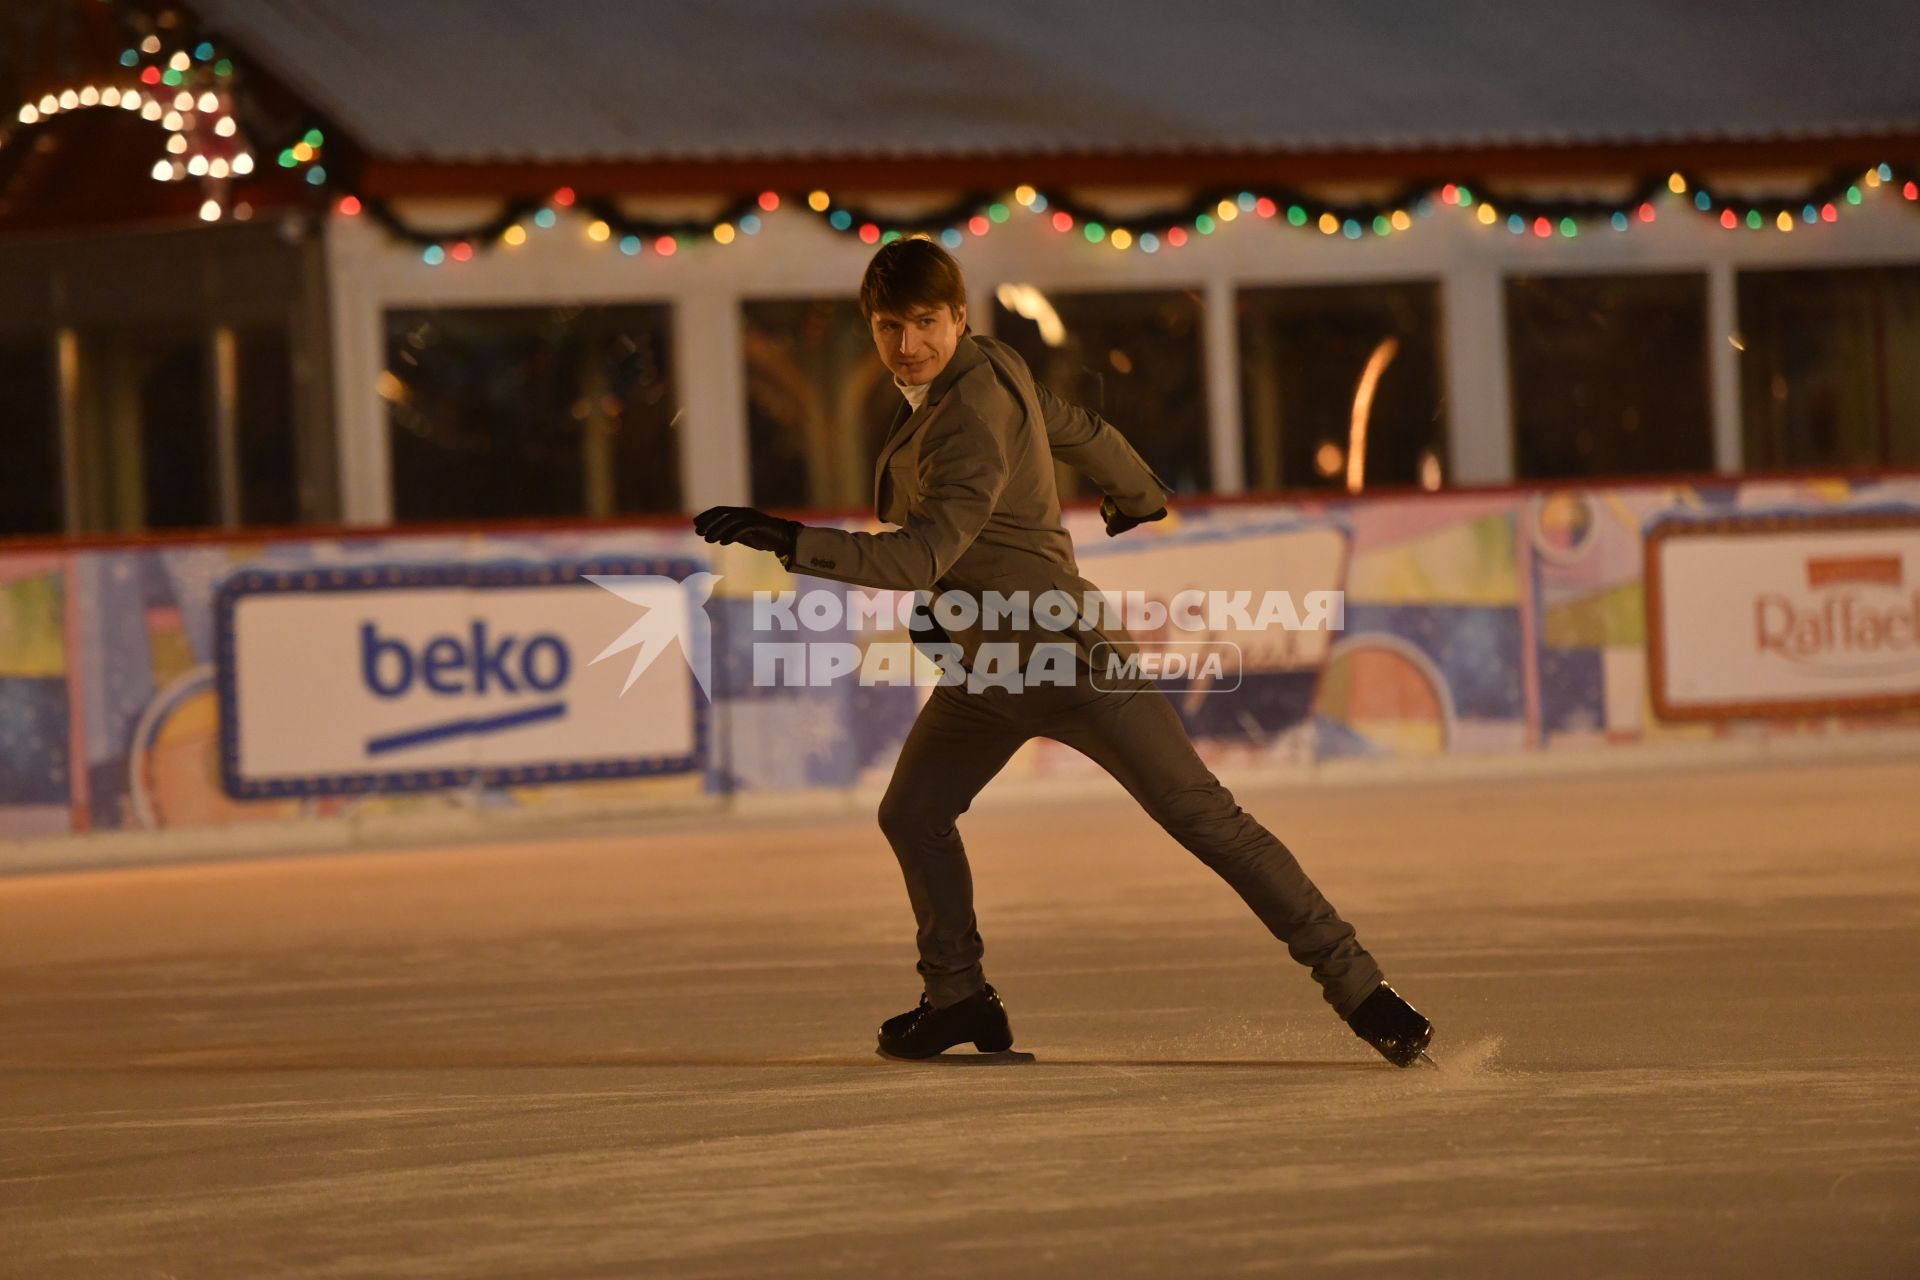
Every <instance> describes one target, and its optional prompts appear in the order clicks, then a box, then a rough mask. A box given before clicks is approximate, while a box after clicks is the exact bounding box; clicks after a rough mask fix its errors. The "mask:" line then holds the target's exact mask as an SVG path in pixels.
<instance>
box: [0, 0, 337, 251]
mask: <svg viewBox="0 0 1920 1280" xmlns="http://www.w3.org/2000/svg"><path fill="white" fill-rule="evenodd" d="M119 61H120V66H121V67H123V68H125V69H126V71H127V72H128V73H129V78H130V80H131V81H132V82H131V83H128V84H107V85H96V84H87V85H77V86H73V87H70V88H67V89H64V90H61V91H60V92H58V93H48V94H45V95H43V96H42V97H40V98H39V99H37V100H35V101H31V102H26V103H22V104H21V106H20V108H19V110H18V111H16V112H15V113H14V125H13V127H12V128H11V129H9V130H8V131H6V132H0V149H4V148H5V147H6V146H7V145H8V143H10V142H11V141H12V140H13V137H14V135H15V134H17V133H19V132H22V131H24V130H26V129H28V128H31V127H33V126H35V125H39V124H42V123H44V122H46V121H49V120H52V119H53V118H54V117H56V116H59V115H61V114H63V113H66V112H72V111H86V110H97V109H112V108H118V109H120V110H122V111H128V112H132V113H134V114H136V115H138V116H139V118H140V119H142V120H145V121H147V122H149V123H152V124H155V125H158V126H159V127H160V128H161V129H162V130H164V131H165V132H166V134H167V135H168V136H167V140H166V143H165V148H166V154H165V155H163V156H162V157H161V158H160V159H158V160H156V161H155V162H154V165H153V177H154V178H155V180H157V181H160V182H183V181H186V180H187V179H189V178H193V179H197V180H199V181H201V182H202V183H203V184H205V185H206V186H207V187H208V194H209V198H208V199H207V200H206V202H205V203H203V204H202V205H201V207H200V216H201V217H202V218H205V219H207V220H208V221H214V220H217V219H218V218H219V217H220V216H221V214H222V212H223V210H224V198H223V196H224V191H225V184H226V182H227V181H228V180H229V179H231V178H236V177H246V176H247V175H248V174H250V173H252V172H253V170H254V159H253V153H252V151H251V150H249V148H248V145H247V141H246V138H245V135H244V134H243V132H242V131H241V128H240V122H239V120H238V118H237V117H236V116H235V114H234V109H233V98H232V94H231V92H230V87H229V83H228V82H229V79H230V77H231V76H232V75H233V63H232V61H231V60H230V59H227V58H223V57H220V56H219V55H218V51H217V50H216V49H215V48H214V47H213V45H212V44H210V43H208V42H206V41H201V42H199V43H198V44H197V45H195V46H194V47H193V48H191V49H185V48H182V49H174V50H171V51H168V50H166V49H164V48H163V46H162V43H161V40H160V37H159V36H157V35H151V34H150V35H148V36H146V37H145V38H144V39H142V40H141V41H140V42H139V43H138V44H137V45H135V46H132V47H129V48H127V49H125V50H124V51H122V53H121V54H120V59H119ZM324 181H325V176H324V175H322V177H321V182H324ZM315 185H319V183H316V184H315Z"/></svg>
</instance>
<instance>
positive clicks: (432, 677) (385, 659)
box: [360, 619, 573, 698]
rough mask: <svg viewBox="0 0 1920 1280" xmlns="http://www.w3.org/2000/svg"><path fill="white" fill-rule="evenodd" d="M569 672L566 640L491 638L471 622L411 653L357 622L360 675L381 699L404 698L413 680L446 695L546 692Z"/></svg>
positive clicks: (545, 635) (402, 642) (401, 643)
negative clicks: (458, 632)
mask: <svg viewBox="0 0 1920 1280" xmlns="http://www.w3.org/2000/svg"><path fill="white" fill-rule="evenodd" d="M572 670H573V658H572V655H570V654H569V653H568V652H567V646H566V642H565V641H563V640H561V639H560V637H559V636H556V635H553V634H551V633H542V634H539V635H534V636H529V637H527V638H526V639H525V640H524V641H523V640H522V639H521V638H520V637H518V636H515V635H512V634H510V633H509V634H502V635H500V636H499V637H497V638H495V637H492V636H490V635H489V634H488V632H487V624H486V622H484V621H483V620H480V619H475V620H474V621H473V623H472V625H471V627H469V629H468V630H467V632H466V634H465V635H460V634H451V633H450V634H445V635H438V636H432V637H430V638H429V639H427V640H426V641H425V642H423V643H422V644H421V645H420V646H419V649H418V651H417V652H416V651H415V649H414V647H413V646H412V645H411V644H409V643H408V642H407V641H406V640H405V639H402V638H400V637H398V636H387V635H382V634H380V630H379V627H378V625H377V624H375V623H372V622H362V623H361V624H360V676H361V679H362V680H363V681H364V682H365V683H366V686H367V689H368V690H369V691H371V692H372V693H374V694H376V695H378V696H379V697H382V698H400V697H405V696H406V695H407V694H408V693H409V692H410V691H412V689H413V688H414V685H415V683H416V682H418V684H419V685H420V686H422V687H423V688H425V689H426V690H427V691H428V692H429V693H435V694H440V695H442V696H448V697H452V696H456V695H459V694H485V693H494V692H498V693H502V694H515V693H520V692H522V691H532V692H535V693H552V692H553V691H554V690H555V689H558V688H559V687H560V686H561V685H563V684H565V683H566V682H567V676H568V674H569V673H570V672H571V671H572Z"/></svg>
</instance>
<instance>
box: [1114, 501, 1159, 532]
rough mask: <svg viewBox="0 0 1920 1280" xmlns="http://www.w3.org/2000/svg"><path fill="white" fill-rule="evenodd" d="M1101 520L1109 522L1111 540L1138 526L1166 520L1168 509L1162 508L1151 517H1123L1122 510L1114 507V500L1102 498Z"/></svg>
mask: <svg viewBox="0 0 1920 1280" xmlns="http://www.w3.org/2000/svg"><path fill="white" fill-rule="evenodd" d="M1100 518H1101V519H1102V520H1105V521H1106V522H1107V536H1108V537H1109V538H1111V537H1114V536H1115V535H1116V534H1122V533H1125V532H1126V531H1127V530H1129V529H1132V528H1134V527H1135V526H1137V525H1143V524H1147V523H1149V522H1151V521H1154V520H1165V519H1166V518H1167V509H1166V508H1165V507H1162V508H1160V509H1159V510H1158V511H1156V512H1154V513H1153V514H1152V515H1150V516H1127V515H1121V514H1120V508H1119V507H1116V506H1114V505H1113V499H1112V498H1102V499H1100Z"/></svg>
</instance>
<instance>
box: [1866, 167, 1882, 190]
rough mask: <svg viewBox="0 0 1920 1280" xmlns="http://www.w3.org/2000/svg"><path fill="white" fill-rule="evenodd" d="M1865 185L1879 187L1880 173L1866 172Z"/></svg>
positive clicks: (1875, 170) (1874, 170)
mask: <svg viewBox="0 0 1920 1280" xmlns="http://www.w3.org/2000/svg"><path fill="white" fill-rule="evenodd" d="M1867 185H1868V186H1870V187H1877V186H1879V185H1880V171H1879V170H1878V169H1869V170H1867Z"/></svg>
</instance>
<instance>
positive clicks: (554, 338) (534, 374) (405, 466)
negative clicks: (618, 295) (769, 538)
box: [381, 306, 680, 520]
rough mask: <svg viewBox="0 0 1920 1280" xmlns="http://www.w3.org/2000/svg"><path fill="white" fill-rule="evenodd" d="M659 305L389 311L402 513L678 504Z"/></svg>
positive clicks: (393, 435)
mask: <svg viewBox="0 0 1920 1280" xmlns="http://www.w3.org/2000/svg"><path fill="white" fill-rule="evenodd" d="M671 320H672V316H671V312H670V309H669V308H667V307H663V306H625V307H602V306H563V307H529V308H507V307H500V308H470V309H458V310H436V311H393V312H388V313H387V372H386V376H385V377H384V378H383V379H382V384H381V390H382V394H383V395H384V396H385V397H386V399H387V404H388V421H389V423H390V425H391V431H390V439H391V447H392V451H393V453H392V457H393V509H394V516H395V518H397V519H400V520H436V519H446V520H452V519H485V518H513V517H521V516H575V515H593V516H602V515H612V514H615V513H621V512H640V511H677V510H678V509H679V506H680V478H679V477H680V461H679V447H678V437H677V435H676V433H675V422H674V418H675V415H676V414H677V412H678V409H679V406H678V399H677V396H676V395H675V392H674V385H673V372H672V369H673V366H672V360H671V346H670V342H671V339H670V332H671Z"/></svg>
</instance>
